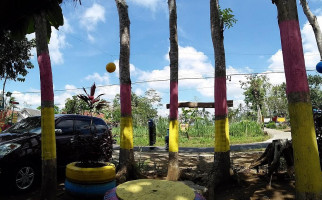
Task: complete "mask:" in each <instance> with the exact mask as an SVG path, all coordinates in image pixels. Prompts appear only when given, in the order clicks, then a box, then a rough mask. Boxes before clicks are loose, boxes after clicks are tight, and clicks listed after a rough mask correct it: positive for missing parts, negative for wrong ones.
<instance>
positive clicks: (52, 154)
mask: <svg viewBox="0 0 322 200" xmlns="http://www.w3.org/2000/svg"><path fill="white" fill-rule="evenodd" d="M41 132H42V133H41V152H42V155H41V157H42V159H43V160H51V159H56V141H55V118H54V108H53V107H44V108H42V109H41Z"/></svg>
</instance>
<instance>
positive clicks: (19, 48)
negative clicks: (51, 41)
mask: <svg viewBox="0 0 322 200" xmlns="http://www.w3.org/2000/svg"><path fill="white" fill-rule="evenodd" d="M33 47H35V40H31V41H28V39H27V38H26V37H24V38H23V39H22V40H19V41H17V40H14V39H12V38H11V36H10V31H2V32H1V34H0V79H1V80H4V81H3V87H2V94H4V90H5V85H6V81H7V80H8V79H9V80H13V81H21V82H23V81H25V76H26V75H27V74H28V69H32V68H33V67H34V65H33V64H32V63H31V62H30V57H31V56H32V55H31V48H33Z"/></svg>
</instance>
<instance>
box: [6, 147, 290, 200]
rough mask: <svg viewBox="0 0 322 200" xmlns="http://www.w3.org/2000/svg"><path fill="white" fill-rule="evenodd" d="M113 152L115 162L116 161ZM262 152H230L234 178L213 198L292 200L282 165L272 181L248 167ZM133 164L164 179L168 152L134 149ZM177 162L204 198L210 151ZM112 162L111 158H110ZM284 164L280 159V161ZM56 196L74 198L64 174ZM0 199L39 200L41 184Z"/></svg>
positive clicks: (183, 177)
mask: <svg viewBox="0 0 322 200" xmlns="http://www.w3.org/2000/svg"><path fill="white" fill-rule="evenodd" d="M117 153H118V152H115V154H114V156H113V157H114V161H116V160H117V156H118V155H117ZM262 153H263V151H248V152H231V163H232V171H233V172H234V175H233V179H234V181H232V182H231V183H230V184H225V185H223V186H221V187H220V188H219V189H218V190H217V191H216V192H215V198H216V199H220V200H231V199H235V200H244V199H245V200H246V199H250V200H255V199H256V200H257V199H259V200H262V199H263V200H267V199H276V200H279V199H295V180H294V176H293V175H289V174H288V173H287V172H286V169H285V167H283V164H282V167H281V168H280V170H279V172H278V173H277V174H274V175H273V178H272V184H271V186H269V184H268V183H269V178H268V177H267V176H266V171H267V166H264V167H262V168H260V169H259V171H258V172H257V170H255V169H249V168H248V167H249V165H250V164H251V163H252V162H254V161H255V159H256V158H258V157H259V156H260V155H261V154H262ZM135 158H136V163H137V165H138V166H139V169H140V171H141V172H142V174H143V175H144V177H142V178H154V179H165V177H166V174H167V162H168V153H167V152H157V153H151V152H136V153H135ZM179 159H180V160H179V165H180V169H181V176H180V181H184V182H185V183H186V184H188V185H189V186H190V187H192V188H194V189H195V190H197V191H198V192H199V193H200V194H203V195H204V196H205V197H207V183H208V182H209V177H210V176H209V174H210V173H211V169H212V164H213V154H211V153H180V154H179ZM112 162H113V161H112ZM282 163H283V162H282ZM58 182H59V184H58V191H57V199H58V200H72V199H75V198H73V197H71V196H69V195H68V194H66V193H65V191H64V184H63V183H64V177H59V181H58ZM0 199H1V200H38V199H40V186H38V188H36V189H35V190H34V191H32V192H29V193H26V194H10V193H4V192H3V191H0Z"/></svg>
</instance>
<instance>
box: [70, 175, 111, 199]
mask: <svg viewBox="0 0 322 200" xmlns="http://www.w3.org/2000/svg"><path fill="white" fill-rule="evenodd" d="M115 186H116V182H115V180H114V181H111V182H108V183H101V184H79V183H73V182H70V181H69V180H68V179H66V180H65V189H66V191H67V192H68V193H70V194H72V195H75V196H82V197H98V196H102V197H103V196H104V194H105V193H106V191H108V190H110V189H112V188H114V187H115Z"/></svg>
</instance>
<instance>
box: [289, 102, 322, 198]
mask: <svg viewBox="0 0 322 200" xmlns="http://www.w3.org/2000/svg"><path fill="white" fill-rule="evenodd" d="M289 111H290V118H291V126H292V140H293V149H294V150H293V152H294V162H295V163H294V165H295V174H296V177H295V178H296V190H297V192H300V193H315V194H319V193H321V192H322V176H321V168H320V162H319V152H318V147H317V141H316V135H315V128H314V121H313V114H312V105H311V104H310V103H304V102H301V103H290V104H289Z"/></svg>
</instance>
